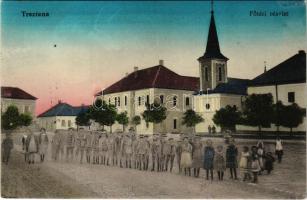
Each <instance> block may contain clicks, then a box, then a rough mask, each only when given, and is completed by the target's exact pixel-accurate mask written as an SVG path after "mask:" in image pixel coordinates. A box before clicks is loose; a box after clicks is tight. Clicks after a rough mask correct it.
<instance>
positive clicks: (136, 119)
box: [131, 115, 141, 131]
mask: <svg viewBox="0 0 307 200" xmlns="http://www.w3.org/2000/svg"><path fill="white" fill-rule="evenodd" d="M131 123H132V124H133V125H134V126H135V131H136V127H137V125H139V124H141V117H140V116H138V115H136V116H134V117H133V118H132V121H131Z"/></svg>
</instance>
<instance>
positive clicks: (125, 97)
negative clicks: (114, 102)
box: [125, 96, 127, 106]
mask: <svg viewBox="0 0 307 200" xmlns="http://www.w3.org/2000/svg"><path fill="white" fill-rule="evenodd" d="M126 105H127V96H125V106H126Z"/></svg>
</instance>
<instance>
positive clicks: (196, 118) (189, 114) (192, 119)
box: [182, 109, 204, 132]
mask: <svg viewBox="0 0 307 200" xmlns="http://www.w3.org/2000/svg"><path fill="white" fill-rule="evenodd" d="M203 121H204V119H203V118H202V116H200V115H199V114H197V113H196V112H195V111H194V110H192V109H189V110H187V111H185V113H184V114H183V118H182V125H185V126H187V127H193V131H194V132H195V126H196V125H197V124H199V123H201V122H203Z"/></svg>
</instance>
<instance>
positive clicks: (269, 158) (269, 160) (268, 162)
mask: <svg viewBox="0 0 307 200" xmlns="http://www.w3.org/2000/svg"><path fill="white" fill-rule="evenodd" d="M274 162H275V158H274V157H273V154H272V152H267V153H266V154H265V170H267V172H268V174H270V173H271V171H272V170H273V168H274V166H273V165H274Z"/></svg>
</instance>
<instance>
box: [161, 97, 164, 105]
mask: <svg viewBox="0 0 307 200" xmlns="http://www.w3.org/2000/svg"><path fill="white" fill-rule="evenodd" d="M160 102H161V104H163V103H164V96H163V95H160Z"/></svg>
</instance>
